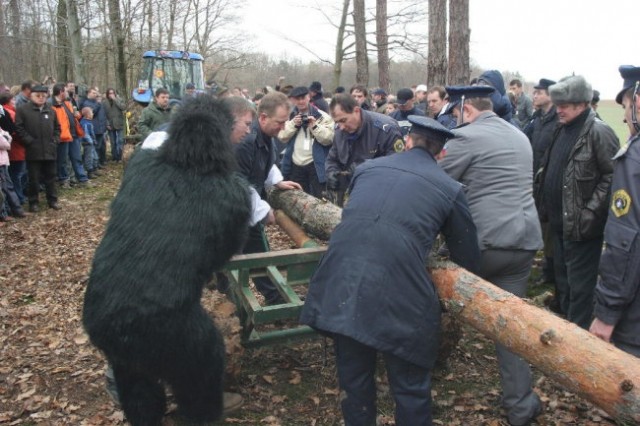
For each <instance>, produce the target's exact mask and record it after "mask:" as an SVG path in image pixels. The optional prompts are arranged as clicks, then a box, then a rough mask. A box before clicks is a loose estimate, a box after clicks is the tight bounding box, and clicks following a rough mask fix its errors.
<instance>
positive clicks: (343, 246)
mask: <svg viewBox="0 0 640 426" xmlns="http://www.w3.org/2000/svg"><path fill="white" fill-rule="evenodd" d="M440 232H442V233H443V234H444V236H445V239H446V241H447V244H449V249H450V251H451V255H452V260H454V261H455V262H457V263H458V264H459V265H461V266H463V267H465V268H467V269H469V270H471V271H473V270H475V269H476V268H477V266H478V262H479V258H480V252H479V249H478V241H477V232H476V228H475V226H474V224H473V221H472V219H471V213H470V212H469V208H468V206H467V202H466V199H465V196H464V192H463V190H462V186H461V185H460V184H459V183H457V182H455V181H454V180H453V179H451V178H450V177H448V176H447V175H446V174H445V173H444V171H443V170H442V169H441V168H440V167H438V165H437V163H436V161H435V159H434V158H433V156H432V155H431V154H430V153H429V152H427V151H426V150H424V149H422V148H414V149H412V150H410V151H407V152H402V153H400V154H397V155H391V156H387V157H382V158H377V159H374V160H369V161H366V162H365V163H363V164H362V165H360V166H359V167H358V168H357V169H356V171H355V174H354V176H353V179H352V181H351V191H350V196H349V202H348V203H347V205H346V207H345V208H344V210H343V213H342V221H341V222H340V224H339V225H338V226H337V227H336V228H335V230H334V231H333V233H332V235H331V239H330V241H329V249H328V251H327V253H326V254H325V256H324V257H323V259H322V260H321V261H320V264H319V265H318V268H317V269H316V272H315V274H314V276H313V277H312V279H311V282H310V284H309V292H308V293H307V297H306V300H305V304H304V307H303V309H302V314H301V317H300V322H301V323H303V324H307V325H309V326H311V327H313V328H315V329H317V330H319V331H321V332H324V333H326V334H329V335H333V334H340V335H344V336H348V337H351V338H352V339H355V340H357V341H359V342H361V343H363V344H365V345H367V346H370V347H373V348H375V349H377V350H379V351H381V352H386V353H392V354H394V355H395V356H397V357H400V358H402V359H404V360H407V361H409V362H412V363H414V364H417V365H420V366H422V367H425V368H431V367H432V366H433V364H434V362H435V359H436V354H437V349H438V335H439V328H440V302H439V300H438V295H437V293H436V290H435V288H434V285H433V282H432V281H431V277H430V276H429V273H428V272H427V270H426V267H425V260H426V258H427V255H428V254H429V252H430V250H431V247H432V245H433V241H434V240H435V238H436V236H437V235H438V233H440Z"/></svg>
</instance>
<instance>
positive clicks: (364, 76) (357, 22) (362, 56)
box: [353, 0, 369, 87]
mask: <svg viewBox="0 0 640 426" xmlns="http://www.w3.org/2000/svg"><path fill="white" fill-rule="evenodd" d="M364 14H365V9H364V0H353V26H354V30H355V37H356V84H362V85H364V87H368V86H369V56H368V55H367V28H366V21H365V15H364Z"/></svg>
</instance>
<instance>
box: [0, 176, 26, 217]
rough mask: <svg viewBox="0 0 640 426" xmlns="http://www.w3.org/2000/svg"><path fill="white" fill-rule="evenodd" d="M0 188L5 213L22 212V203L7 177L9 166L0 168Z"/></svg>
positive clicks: (9, 178)
mask: <svg viewBox="0 0 640 426" xmlns="http://www.w3.org/2000/svg"><path fill="white" fill-rule="evenodd" d="M0 186H1V187H2V189H1V190H2V192H4V196H5V201H4V202H5V204H6V207H7V209H6V210H7V213H9V214H11V213H12V214H18V213H20V212H22V203H21V202H20V198H18V194H16V191H15V189H14V186H13V182H12V181H11V177H10V176H9V166H0Z"/></svg>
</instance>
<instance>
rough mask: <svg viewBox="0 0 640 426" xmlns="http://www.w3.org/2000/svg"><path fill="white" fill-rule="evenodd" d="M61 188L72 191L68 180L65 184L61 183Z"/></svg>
mask: <svg viewBox="0 0 640 426" xmlns="http://www.w3.org/2000/svg"><path fill="white" fill-rule="evenodd" d="M60 188H63V189H71V184H70V183H69V181H68V180H65V181H63V182H60Z"/></svg>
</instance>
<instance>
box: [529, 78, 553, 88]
mask: <svg viewBox="0 0 640 426" xmlns="http://www.w3.org/2000/svg"><path fill="white" fill-rule="evenodd" d="M554 84H556V82H555V81H553V80H549V79H548V78H541V79H540V82H539V83H538V84H537V85H536V86H533V88H534V89H538V90H539V89H544V90H549V86H553V85H554Z"/></svg>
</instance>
